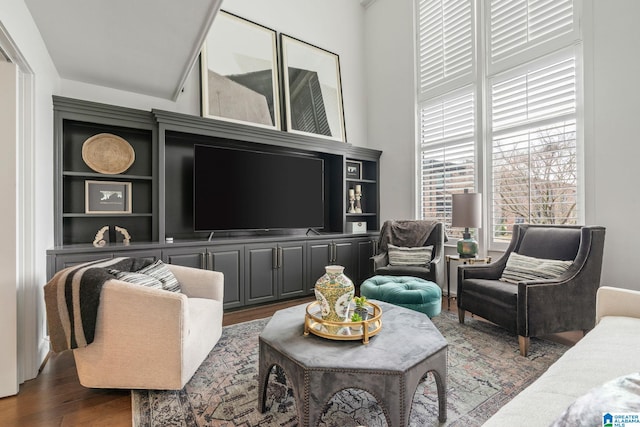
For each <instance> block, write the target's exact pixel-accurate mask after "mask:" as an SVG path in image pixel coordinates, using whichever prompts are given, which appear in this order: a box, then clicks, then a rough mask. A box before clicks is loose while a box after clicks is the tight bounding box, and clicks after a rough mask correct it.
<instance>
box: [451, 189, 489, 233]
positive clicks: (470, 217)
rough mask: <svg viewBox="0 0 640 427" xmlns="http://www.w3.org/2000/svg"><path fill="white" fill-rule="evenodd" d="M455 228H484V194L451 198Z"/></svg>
mask: <svg viewBox="0 0 640 427" xmlns="http://www.w3.org/2000/svg"><path fill="white" fill-rule="evenodd" d="M451 201H452V203H451V209H452V211H453V212H452V216H453V218H452V221H451V225H452V226H453V227H463V228H480V227H482V194H481V193H462V194H453V195H452V196H451Z"/></svg>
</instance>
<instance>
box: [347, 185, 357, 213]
mask: <svg viewBox="0 0 640 427" xmlns="http://www.w3.org/2000/svg"><path fill="white" fill-rule="evenodd" d="M355 201H356V193H355V190H354V189H353V188H350V189H349V210H348V211H347V213H356V208H355V206H354V203H355Z"/></svg>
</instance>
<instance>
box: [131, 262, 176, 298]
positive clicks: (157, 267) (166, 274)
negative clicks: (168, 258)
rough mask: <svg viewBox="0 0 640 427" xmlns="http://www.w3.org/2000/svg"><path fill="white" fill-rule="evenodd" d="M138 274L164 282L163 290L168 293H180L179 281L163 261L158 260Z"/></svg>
mask: <svg viewBox="0 0 640 427" xmlns="http://www.w3.org/2000/svg"><path fill="white" fill-rule="evenodd" d="M137 273H141V274H147V275H149V276H152V277H155V278H156V279H158V280H159V281H160V282H162V289H164V290H166V291H171V292H180V283H178V279H176V276H174V275H173V273H172V272H171V270H169V267H168V266H167V265H166V264H165V263H163V262H162V261H161V260H157V261H156V262H154V263H153V264H149V265H148V266H146V267H144V268H142V269H140V270H138V271H137Z"/></svg>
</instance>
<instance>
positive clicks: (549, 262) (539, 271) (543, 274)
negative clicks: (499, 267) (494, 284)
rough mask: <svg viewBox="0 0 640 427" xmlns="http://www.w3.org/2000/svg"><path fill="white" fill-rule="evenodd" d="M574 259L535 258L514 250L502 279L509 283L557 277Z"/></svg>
mask: <svg viewBox="0 0 640 427" xmlns="http://www.w3.org/2000/svg"><path fill="white" fill-rule="evenodd" d="M571 264H573V261H560V260H556V259H542V258H533V257H530V256H526V255H520V254H517V253H515V252H512V253H511V254H510V255H509V259H507V265H506V267H505V268H504V271H503V272H502V277H501V278H500V280H502V281H503V282H509V283H518V282H528V281H531V280H540V279H555V278H556V277H559V276H561V275H562V274H563V273H564V272H565V271H567V269H568V268H569V266H570V265H571Z"/></svg>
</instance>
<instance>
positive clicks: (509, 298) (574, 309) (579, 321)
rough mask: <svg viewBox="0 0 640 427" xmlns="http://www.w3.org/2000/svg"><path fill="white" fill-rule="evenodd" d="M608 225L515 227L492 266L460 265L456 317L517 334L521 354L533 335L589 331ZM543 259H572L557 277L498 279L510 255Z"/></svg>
mask: <svg viewBox="0 0 640 427" xmlns="http://www.w3.org/2000/svg"><path fill="white" fill-rule="evenodd" d="M604 236H605V229H604V227H595V226H593V227H591V226H590V227H587V226H548V225H546V226H545V225H529V224H521V225H515V226H514V228H513V236H512V239H511V243H510V244H509V247H508V248H507V250H506V251H505V253H504V255H503V256H502V257H501V258H500V259H498V260H497V261H496V262H494V263H493V264H489V265H477V264H476V265H465V266H463V265H461V266H459V267H458V295H457V298H458V316H459V320H460V323H464V317H465V311H469V312H471V313H473V314H476V315H478V316H480V317H483V318H485V319H487V320H489V321H491V322H493V323H495V324H497V325H499V326H502V327H503V328H505V329H507V330H508V331H510V332H512V333H514V334H517V335H518V340H519V345H520V354H522V355H523V356H526V355H527V352H528V349H529V341H530V340H529V337H535V336H541V335H547V334H553V333H557V332H564V331H575V330H582V331H583V332H586V331H588V330H589V329H591V328H593V326H594V325H595V319H596V311H595V310H596V292H597V290H598V287H599V286H600V274H601V270H602V255H603V250H604ZM513 252H515V253H517V254H519V255H525V256H528V257H534V258H541V259H545V260H564V261H572V262H569V263H566V264H568V269H566V271H564V272H563V273H561V275H560V276H559V277H557V278H552V279H549V278H547V279H535V280H522V281H517V283H508V282H505V281H501V280H499V279H500V278H501V277H502V275H503V271H504V270H505V267H506V265H507V261H508V259H509V256H510V255H511V253H513Z"/></svg>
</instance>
